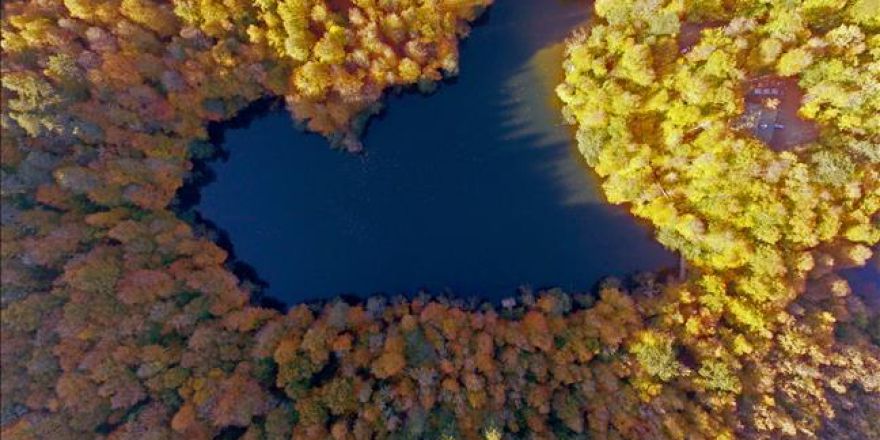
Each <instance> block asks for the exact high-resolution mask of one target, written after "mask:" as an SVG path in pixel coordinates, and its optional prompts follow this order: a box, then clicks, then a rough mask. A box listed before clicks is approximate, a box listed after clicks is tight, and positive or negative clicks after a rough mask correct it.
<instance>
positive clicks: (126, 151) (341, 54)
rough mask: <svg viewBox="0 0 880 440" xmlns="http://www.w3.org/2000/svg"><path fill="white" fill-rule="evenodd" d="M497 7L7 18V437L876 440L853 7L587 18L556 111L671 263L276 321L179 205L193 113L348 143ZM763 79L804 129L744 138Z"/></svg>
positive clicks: (868, 199)
mask: <svg viewBox="0 0 880 440" xmlns="http://www.w3.org/2000/svg"><path fill="white" fill-rule="evenodd" d="M499 1H520V0H499ZM529 1H531V0H529ZM534 1H537V0H534ZM542 1H550V0H542ZM491 3H492V0H280V1H279V0H258V1H254V2H247V1H242V0H222V1H220V0H173V1H158V0H30V1H28V0H10V1H4V2H3V4H2V8H3V9H2V12H3V14H2V45H0V47H2V55H3V56H2V64H0V72H2V95H0V98H2V119H0V122H2V142H0V163H2V167H0V179H2V180H0V183H2V191H0V196H2V200H0V202H2V205H0V208H2V210H0V211H2V216H0V220H2V226H0V240H2V241H0V245H2V246H0V258H2V260H0V269H2V273H0V306H2V312H0V313H2V314H0V328H2V332H0V369H2V379H0V406H2V408H0V409H2V410H0V429H2V431H0V433H2V437H3V438H4V439H10V440H11V439H80V438H100V439H168V438H181V439H184V438H185V439H203V438H204V439H212V438H217V439H231V438H240V439H254V440H256V439H312V438H316V439H325V438H333V439H338V440H342V439H370V438H387V439H417V438H418V439H421V438H427V439H444V440H446V439H489V440H499V439H501V438H535V439H544V438H546V439H553V438H555V439H593V438H595V439H654V438H658V439H660V438H670V439H710V438H711V439H734V438H748V439H752V438H754V439H764V438H767V439H771V438H774V439H775V438H828V439H872V438H880V310H878V309H877V308H876V307H871V306H869V305H868V303H867V302H866V299H865V298H866V297H867V296H868V295H870V294H874V295H876V294H877V292H862V291H859V290H858V288H857V287H854V286H851V285H850V284H849V283H848V282H847V281H846V279H845V278H844V277H843V276H842V271H844V270H847V269H851V268H857V267H860V266H864V265H866V264H869V265H873V266H875V267H880V259H878V257H877V255H876V253H875V251H876V250H877V243H878V241H880V4H878V2H877V0H729V1H720V0H597V1H596V2H595V4H594V5H593V6H592V7H593V8H594V13H593V18H592V19H591V20H590V23H585V26H584V28H582V29H581V30H579V31H577V32H576V33H575V34H574V35H572V36H571V38H570V40H569V41H568V43H567V56H566V60H565V63H564V66H563V68H564V71H565V81H564V82H563V83H562V84H560V85H559V87H558V89H557V93H558V95H559V98H560V99H561V101H562V102H563V103H564V108H563V113H564V116H565V118H566V120H567V121H568V122H569V123H570V124H572V126H573V128H574V129H575V131H576V141H577V144H578V148H579V151H580V153H581V154H582V155H583V156H584V158H585V160H586V162H587V163H588V164H589V166H590V167H591V168H592V169H593V170H594V171H595V172H596V173H597V174H598V176H600V178H601V181H602V188H603V191H604V193H605V195H606V197H607V200H608V202H610V203H614V204H621V205H623V206H624V207H625V208H626V209H627V210H629V211H630V212H631V213H632V215H634V216H636V217H638V218H640V219H643V220H645V221H647V222H649V223H650V224H651V225H652V226H653V228H654V231H655V234H656V237H657V240H658V241H659V242H661V243H662V244H663V245H664V246H666V247H668V248H669V249H671V250H673V251H675V252H677V253H678V254H680V255H681V257H682V259H683V261H685V262H686V264H685V266H686V269H687V270H685V271H683V272H682V273H681V274H669V273H665V272H662V273H643V274H637V275H634V276H632V277H630V278H627V279H625V280H619V279H615V278H609V279H607V280H606V281H605V282H603V283H601V285H600V286H599V287H598V288H597V289H596V290H595V291H591V292H569V293H567V292H563V291H561V290H559V289H549V290H546V291H540V292H533V291H531V290H529V289H523V290H522V291H521V292H520V296H519V297H518V301H517V304H516V305H514V306H503V307H500V306H494V305H492V304H479V303H471V302H467V301H464V300H462V299H458V298H448V297H435V296H428V295H425V294H416V292H414V295H413V296H411V297H402V296H395V297H382V296H377V297H372V298H368V299H364V300H363V301H344V300H341V299H339V300H333V301H325V302H320V303H309V304H297V305H294V306H292V307H290V308H289V310H278V309H277V308H271V307H267V306H264V305H261V304H262V303H261V302H260V301H259V300H258V299H259V298H257V297H256V295H254V294H253V292H254V286H252V285H250V284H249V283H248V282H246V281H243V280H240V279H238V278H237V277H236V276H235V275H234V274H233V272H232V271H231V270H230V267H229V264H228V261H227V260H228V253H227V251H225V250H224V249H223V248H221V247H220V246H219V245H218V244H217V243H215V242H214V241H212V235H211V234H210V231H206V230H205V229H204V228H203V227H201V226H200V225H198V224H194V223H192V222H189V221H187V220H186V219H184V218H181V216H180V213H179V212H178V211H176V210H175V206H176V205H177V203H178V201H177V194H178V191H179V190H180V189H181V187H183V185H184V184H185V183H186V182H187V181H188V179H191V178H192V171H193V167H194V163H197V162H198V161H200V160H203V159H204V158H205V157H207V156H209V155H210V154H211V151H212V149H213V148H214V146H212V144H211V143H210V139H209V134H208V124H210V123H213V122H218V121H224V120H228V119H229V118H231V117H233V116H234V115H235V114H236V113H237V112H238V111H239V110H241V109H242V108H244V107H245V106H246V105H248V104H249V103H252V102H254V101H256V100H258V99H261V98H265V97H283V99H284V101H285V102H286V104H287V107H288V109H289V110H290V112H291V115H292V117H293V118H294V120H295V121H297V122H298V123H299V124H301V125H302V127H303V128H304V129H306V130H309V131H313V132H317V133H320V134H322V135H324V136H326V137H327V139H328V142H329V143H330V144H331V145H333V146H334V147H337V148H341V149H345V150H348V151H351V152H357V151H360V150H361V149H362V148H364V147H363V146H362V145H361V143H360V141H359V135H360V134H361V132H362V130H363V127H364V124H365V123H366V121H367V120H368V119H369V118H370V116H371V115H374V114H375V113H376V112H377V111H378V110H379V108H380V106H381V100H382V96H383V94H385V93H388V92H391V91H395V90H402V89H416V90H422V91H431V90H432V89H433V88H434V87H435V85H436V83H437V82H438V81H441V80H442V79H444V78H447V77H449V76H453V75H456V74H457V73H458V70H459V66H458V50H459V42H460V39H462V38H465V37H466V36H467V34H468V31H469V28H470V25H471V24H472V23H474V21H475V20H477V19H478V17H480V15H481V14H482V13H483V12H484V11H485V10H486V8H490V7H491V6H490V4H491ZM686 36H689V37H688V38H686ZM466 74H471V75H478V74H479V72H467V73H466ZM758 80H760V81H771V82H772V81H778V82H779V83H780V84H782V83H783V81H791V84H794V85H795V87H796V88H797V89H799V90H800V91H801V92H802V93H803V98H802V99H801V100H800V102H796V103H795V108H796V110H797V117H798V118H801V119H802V120H803V121H802V122H803V124H804V126H810V127H813V128H811V129H810V131H811V133H814V135H811V137H810V138H809V139H808V140H807V141H805V142H801V143H799V144H797V145H794V146H789V145H786V146H784V147H780V146H776V145H768V143H766V142H764V141H762V140H761V139H760V138H759V136H757V135H756V134H755V133H756V131H757V130H759V129H761V127H759V126H758V125H759V123H758V122H756V120H757V119H760V118H762V117H764V116H765V115H766V114H768V112H771V111H772V112H773V114H775V112H776V111H777V110H779V113H782V112H783V110H782V109H783V108H784V107H786V105H787V104H790V103H786V102H784V100H785V97H783V98H782V101H780V100H778V99H776V98H767V99H763V100H760V102H759V104H758V105H757V107H754V106H752V107H750V106H749V102H747V101H748V100H750V99H752V98H751V97H750V96H752V95H754V94H755V93H754V90H753V88H752V86H751V85H750V84H754V81H758ZM774 84H775V83H774ZM750 109H751V110H750ZM750 111H751V112H752V113H749V112H750ZM749 116H754V117H752V118H750V117H749ZM797 129H798V128H797V126H791V125H790V126H787V127H786V128H783V129H781V130H797ZM804 130H806V129H804ZM476 147H479V146H475V148H476ZM367 148H369V146H367ZM585 172H587V171H586V170H585Z"/></svg>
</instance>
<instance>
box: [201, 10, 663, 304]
mask: <svg viewBox="0 0 880 440" xmlns="http://www.w3.org/2000/svg"><path fill="white" fill-rule="evenodd" d="M589 9H590V8H589V6H588V4H587V3H586V2H583V1H547V0H541V1H538V0H529V1H523V0H500V1H498V2H497V4H496V5H495V6H493V7H492V8H490V10H489V11H488V15H487V16H485V17H483V18H482V19H481V20H480V21H479V22H478V24H477V26H475V28H474V29H473V30H472V32H471V35H470V37H469V38H468V39H467V40H465V42H464V43H463V45H462V49H461V73H460V76H459V77H458V78H455V79H453V80H450V81H446V82H444V83H443V84H441V85H440V87H439V88H438V89H437V91H436V92H434V93H433V94H431V95H430V96H426V95H421V94H418V93H417V92H405V93H400V94H393V95H391V96H388V98H387V99H386V101H385V110H384V112H383V113H382V114H381V115H380V116H378V117H375V118H373V120H372V121H371V122H370V125H369V127H368V130H367V132H366V134H365V136H364V138H363V143H364V146H365V148H366V151H365V152H364V153H363V154H360V155H353V154H348V153H345V152H342V151H339V150H332V149H330V148H329V147H328V143H327V141H325V140H324V139H323V138H321V137H319V136H317V135H313V134H306V133H302V132H300V131H298V130H297V129H295V128H294V125H293V123H292V121H291V119H290V116H289V115H288V114H287V112H286V111H284V110H283V109H280V108H275V109H273V110H269V111H264V112H262V114H260V115H258V116H256V117H254V118H252V119H251V121H250V122H249V124H248V125H247V126H246V127H234V128H228V129H226V130H224V132H223V136H222V137H223V141H222V144H221V147H222V148H223V150H224V151H225V155H224V158H223V159H222V160H217V161H214V162H212V163H211V164H210V165H209V166H210V168H211V171H212V172H213V174H214V175H215V179H214V180H213V181H212V182H210V183H209V184H207V185H206V186H204V187H203V188H201V195H200V201H199V202H198V205H197V206H196V210H197V211H198V212H199V213H200V215H201V216H202V217H203V218H205V219H207V220H208V221H210V222H211V223H213V224H214V225H215V226H216V227H217V228H219V229H220V230H222V231H224V233H225V235H227V237H228V240H229V242H230V243H229V245H230V246H231V248H232V250H233V253H234V255H235V258H236V259H237V260H239V261H241V262H243V263H245V264H247V265H249V266H250V267H252V268H253V269H254V271H255V272H256V275H257V276H258V277H259V278H260V279H261V280H263V281H265V282H266V283H267V284H268V286H267V287H266V288H265V293H268V294H269V295H270V296H272V297H274V298H276V299H278V300H281V301H283V302H285V303H288V304H292V303H297V302H302V301H305V300H311V299H319V298H328V297H333V296H336V295H340V294H348V295H357V296H361V297H363V296H368V295H370V294H374V293H386V294H397V293H415V292H417V291H419V290H421V289H427V290H428V291H430V292H431V293H455V294H457V295H461V296H478V297H480V298H483V299H486V300H498V299H501V298H503V297H505V296H511V295H514V294H515V293H516V289H517V288H518V287H520V286H531V287H533V288H536V289H538V288H543V287H552V286H558V287H562V288H564V289H566V290H568V291H589V290H591V289H592V288H593V287H594V286H595V284H596V283H597V282H598V281H600V280H601V279H602V278H603V277H605V276H609V275H614V276H626V275H629V274H632V273H634V272H637V271H643V270H657V269H661V268H668V267H672V266H674V265H675V263H676V259H675V258H674V256H673V255H672V254H671V253H669V252H667V251H665V250H664V249H663V248H662V247H661V246H660V245H659V244H657V243H656V242H655V241H653V240H652V238H651V231H650V229H649V228H648V227H647V226H645V225H643V224H640V223H637V222H636V221H635V220H634V219H633V218H632V217H630V216H629V215H627V214H626V212H625V210H624V209H623V208H621V207H614V206H610V205H608V204H607V203H606V202H605V201H604V199H603V197H602V195H601V192H600V190H599V188H598V187H597V181H596V178H595V176H594V175H592V174H591V172H590V171H589V170H588V169H587V168H586V166H585V164H584V163H583V162H582V160H581V158H580V156H579V155H578V153H577V152H576V151H575V149H574V147H573V138H572V133H571V132H570V129H569V128H568V127H566V126H563V125H562V124H561V117H560V116H559V111H558V108H557V107H556V104H555V101H554V99H555V98H554V95H553V87H554V85H555V84H556V83H557V82H558V80H559V75H560V70H559V60H560V57H561V53H562V49H561V48H562V46H561V44H560V43H561V42H562V41H563V40H564V38H565V37H566V36H567V35H568V34H569V33H570V32H571V30H572V29H574V28H575V27H577V26H578V25H579V24H581V23H583V22H584V21H585V20H586V19H587V18H588V15H589ZM239 125H240V124H239Z"/></svg>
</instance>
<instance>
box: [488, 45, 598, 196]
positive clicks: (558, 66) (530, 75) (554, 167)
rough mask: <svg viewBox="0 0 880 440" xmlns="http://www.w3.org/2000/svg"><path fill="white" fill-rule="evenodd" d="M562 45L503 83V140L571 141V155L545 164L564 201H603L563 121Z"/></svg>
mask: <svg viewBox="0 0 880 440" xmlns="http://www.w3.org/2000/svg"><path fill="white" fill-rule="evenodd" d="M564 57H565V44H564V43H563V42H558V43H554V44H551V45H549V46H547V47H545V48H543V49H541V50H539V51H538V52H536V53H535V55H533V56H532V57H531V59H530V60H529V62H528V63H527V64H525V65H524V66H523V67H522V68H520V69H518V70H517V71H516V73H515V74H514V75H513V76H511V78H510V79H509V80H508V82H507V83H506V84H505V85H504V91H505V93H506V95H507V98H508V101H507V103H508V105H509V108H508V109H507V112H506V113H505V118H506V119H507V120H506V121H505V124H504V125H505V127H508V133H507V136H506V137H505V139H506V140H513V141H515V140H516V139H520V138H523V137H531V138H532V144H533V146H534V147H536V148H542V147H553V146H556V145H560V144H571V150H572V151H571V154H570V155H567V156H561V157H557V158H556V159H555V160H553V161H552V162H551V163H548V164H546V165H545V168H546V170H545V171H544V172H546V173H548V174H550V175H552V176H553V177H554V178H555V179H557V181H558V184H559V185H561V186H562V188H563V189H564V192H565V196H564V200H563V202H564V203H567V204H583V203H605V200H604V198H603V197H602V195H601V194H600V193H599V192H598V191H596V184H597V182H596V181H595V180H594V176H593V174H592V173H591V172H590V170H589V169H588V168H587V164H586V163H585V162H584V161H583V159H582V157H581V155H580V154H578V152H577V147H576V146H575V145H574V144H573V143H572V142H571V139H573V136H574V129H573V128H572V127H571V126H569V125H566V124H564V122H563V119H562V113H561V105H562V103H561V102H560V101H559V98H557V96H556V93H555V89H556V86H557V85H558V84H559V83H561V82H562V80H563V76H564V75H563V72H562V61H563V59H564Z"/></svg>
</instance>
